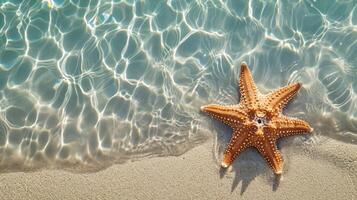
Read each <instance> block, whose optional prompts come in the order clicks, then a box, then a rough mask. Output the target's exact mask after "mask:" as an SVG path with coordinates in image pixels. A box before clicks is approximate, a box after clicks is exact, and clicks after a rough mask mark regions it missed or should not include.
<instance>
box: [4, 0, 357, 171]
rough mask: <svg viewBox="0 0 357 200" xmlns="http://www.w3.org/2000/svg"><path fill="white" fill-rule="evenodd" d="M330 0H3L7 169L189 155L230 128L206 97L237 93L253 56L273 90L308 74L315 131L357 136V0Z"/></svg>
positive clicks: (298, 102)
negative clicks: (356, 0) (223, 126)
mask: <svg viewBox="0 0 357 200" xmlns="http://www.w3.org/2000/svg"><path fill="white" fill-rule="evenodd" d="M331 2H332V1H331ZM331 2H330V1H329V3H327V1H299V2H294V3H293V2H290V1H277V2H276V3H274V2H262V1H254V0H253V1H248V2H245V1H235V0H231V1H215V0H212V1H197V2H194V1H167V2H164V1H160V2H158V1H116V0H112V1H106V0H102V1H99V0H91V1H81V0H72V1H59V0H54V1H46V2H45V1H44V2H39V1H15V0H13V1H4V3H3V4H1V6H0V47H1V48H0V49H1V50H0V89H1V90H0V105H1V106H0V160H1V161H0V168H2V169H10V168H11V169H14V168H16V167H17V168H16V169H20V170H21V169H24V168H30V169H33V168H37V167H39V166H63V165H67V164H71V163H81V164H83V167H84V168H86V167H87V168H91V167H93V168H101V167H102V166H107V165H108V164H110V163H114V162H123V161H125V160H127V159H130V158H133V157H135V158H137V157H144V156H151V155H177V154H181V153H183V152H185V151H187V150H188V149H190V148H192V147H194V146H195V145H197V144H199V143H202V142H203V141H204V140H205V138H206V137H207V136H210V135H216V134H223V133H220V132H221V131H217V130H210V126H209V125H208V123H210V122H212V121H210V120H209V119H208V118H207V117H206V116H204V115H202V114H201V113H199V107H200V106H201V105H203V104H207V103H213V102H215V103H222V104H232V103H236V102H238V94H237V85H236V80H237V78H238V72H239V68H238V67H237V66H238V65H237V64H239V63H240V62H242V61H246V62H247V63H248V64H249V66H250V68H251V71H252V72H253V75H254V79H255V81H256V83H257V84H258V87H259V88H260V90H261V91H262V92H268V91H270V90H273V89H276V88H278V87H280V86H283V85H286V84H287V83H290V82H296V81H300V82H302V83H303V88H302V89H301V90H300V92H299V94H298V96H297V97H296V99H295V100H294V101H293V102H292V103H291V104H290V105H289V107H288V109H287V113H288V114H289V115H290V116H295V117H299V118H302V119H305V120H306V121H308V122H309V123H310V124H311V125H312V127H314V130H315V135H314V137H313V138H312V139H311V140H312V141H316V143H318V142H319V141H320V140H319V138H320V136H321V135H325V136H328V137H329V138H333V139H338V140H341V141H344V142H348V143H356V142H357V140H356V137H357V136H356V132H357V112H356V108H357V106H356V104H357V103H356V93H357V80H356V79H354V77H355V76H356V75H357V71H356V67H357V57H356V56H355V55H354V52H356V51H357V43H356V41H357V31H356V24H357V14H356V10H357V9H356V5H353V2H352V3H351V2H350V3H349V2H347V1H346V2H340V1H339V2H337V1H336V2H335V3H331ZM217 132H218V133H217ZM226 135H227V137H229V134H226ZM15 164H16V165H15ZM14 166H16V167H14ZM70 166H73V165H70Z"/></svg>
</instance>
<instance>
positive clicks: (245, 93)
mask: <svg viewBox="0 0 357 200" xmlns="http://www.w3.org/2000/svg"><path fill="white" fill-rule="evenodd" d="M239 90H240V93H241V98H242V101H241V102H242V104H243V105H244V106H247V107H253V106H254V105H255V104H256V103H257V100H258V89H257V87H256V86H255V83H254V81H253V77H252V74H251V73H250V70H249V68H248V66H247V64H246V63H242V64H241V68H240V77H239Z"/></svg>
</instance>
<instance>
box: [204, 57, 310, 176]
mask: <svg viewBox="0 0 357 200" xmlns="http://www.w3.org/2000/svg"><path fill="white" fill-rule="evenodd" d="M239 87H240V92H241V101H240V103H239V104H237V105H229V106H222V105H216V104H211V105H206V106H202V107H201V110H202V111H203V112H206V113H208V114H209V115H210V116H212V117H214V118H216V119H218V120H220V121H222V122H223V123H225V124H227V125H229V126H230V127H232V129H233V134H232V138H231V140H230V142H229V145H228V147H227V149H226V151H225V153H224V158H223V161H222V164H221V166H222V167H223V168H227V167H228V166H230V165H231V164H232V162H233V161H234V159H235V158H236V157H237V156H238V155H239V154H240V153H242V151H244V150H245V149H246V148H248V147H255V148H256V149H257V150H258V151H259V153H260V154H261V155H262V156H263V157H264V159H265V160H266V161H267V163H268V164H269V166H270V167H271V168H272V170H273V171H274V173H275V174H281V173H282V169H283V160H282V157H281V154H280V153H279V150H278V149H277V147H276V140H277V139H279V138H281V137H285V136H291V135H297V134H304V133H311V132H312V130H313V129H312V128H311V127H310V126H309V124H308V123H306V122H305V121H303V120H300V119H295V118H290V117H286V116H284V115H283V114H282V109H283V108H284V107H285V105H286V104H287V103H288V102H289V101H290V100H291V99H292V98H293V96H294V95H295V94H296V93H297V91H298V90H299V89H300V87H301V84H300V83H295V84H291V85H288V86H285V87H283V88H280V89H278V90H276V91H273V92H271V93H269V94H267V95H263V94H261V93H260V92H259V91H258V89H257V87H256V86H255V84H254V82H253V78H252V75H251V73H250V71H249V69H248V66H247V64H245V63H242V65H241V71H240V80H239Z"/></svg>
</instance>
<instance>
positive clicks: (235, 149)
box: [221, 129, 250, 168]
mask: <svg viewBox="0 0 357 200" xmlns="http://www.w3.org/2000/svg"><path fill="white" fill-rule="evenodd" d="M248 137H249V136H248V134H244V133H243V130H242V129H233V134H232V138H231V140H230V141H229V144H228V146H227V148H226V150H225V152H224V155H223V161H222V163H221V166H222V167H223V168H227V167H229V166H230V165H231V164H232V163H233V161H234V159H235V158H236V157H237V156H239V155H240V154H241V153H242V152H243V151H244V150H245V149H246V148H248V147H249V146H250V142H249V141H248Z"/></svg>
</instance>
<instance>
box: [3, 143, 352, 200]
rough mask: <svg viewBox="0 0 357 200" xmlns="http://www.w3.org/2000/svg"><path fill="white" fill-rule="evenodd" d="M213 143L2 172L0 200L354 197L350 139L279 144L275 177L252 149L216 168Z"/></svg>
mask: <svg viewBox="0 0 357 200" xmlns="http://www.w3.org/2000/svg"><path fill="white" fill-rule="evenodd" d="M213 142H214V141H213V139H212V138H210V139H208V140H207V141H206V142H205V143H203V144H202V145H199V146H197V147H195V148H193V149H191V150H189V151H188V152H186V153H184V154H183V155H180V156H170V157H153V158H144V159H142V160H139V161H134V162H126V163H123V164H115V165H112V166H110V167H108V168H106V169H104V170H101V171H98V172H93V173H71V172H69V171H64V170H51V169H44V170H40V171H35V172H11V173H3V174H1V176H0V177H1V178H0V179H1V180H0V199H222V198H224V199H237V198H239V199H253V198H254V199H273V198H274V199H311V198H312V197H313V198H314V199H353V198H355V197H356V196H357V191H356V187H355V186H356V184H357V181H356V180H357V173H356V172H357V161H356V159H357V155H356V154H355V152H357V146H356V145H351V144H345V143H342V142H338V141H335V140H329V141H328V142H325V143H323V144H319V145H316V147H313V148H312V149H313V150H312V151H311V152H308V153H306V152H307V151H306V149H300V150H296V151H295V149H294V147H293V149H292V150H291V151H290V150H289V151H283V156H284V158H286V160H287V164H286V166H284V167H285V168H284V169H285V170H284V172H283V175H282V177H281V178H280V181H278V182H276V180H274V179H275V178H274V177H273V174H272V172H271V170H270V169H269V168H268V167H267V166H266V165H265V163H261V162H264V160H263V159H261V160H258V161H256V160H254V158H253V164H254V162H260V163H259V164H258V167H257V168H256V167H254V166H253V169H252V160H251V159H250V160H249V161H248V162H247V160H246V159H245V157H249V156H251V155H249V154H254V153H253V152H248V153H245V154H243V155H242V156H243V158H242V159H238V160H239V161H238V162H235V164H234V165H233V168H232V170H231V171H227V172H226V173H225V174H223V173H222V172H220V170H219V167H218V164H217V163H216V161H215V160H214V158H213V157H214V156H213ZM283 148H284V149H287V148H289V147H285V146H284V147H283ZM292 151H294V152H296V153H293V152H292ZM298 151H301V152H300V154H299V152H298ZM303 152H304V153H303ZM307 155H310V156H307ZM326 155H327V156H326ZM254 157H255V156H254ZM321 157H327V158H330V159H324V160H321V159H320V158H321ZM257 159H260V158H257ZM336 163H337V164H336ZM338 163H339V164H338ZM311 195H312V196H311Z"/></svg>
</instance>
